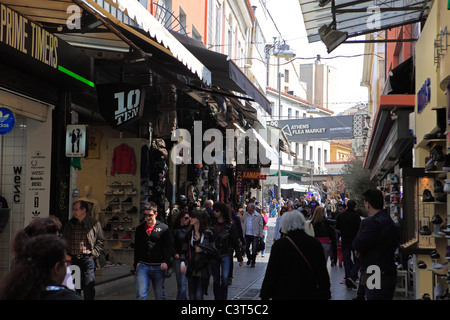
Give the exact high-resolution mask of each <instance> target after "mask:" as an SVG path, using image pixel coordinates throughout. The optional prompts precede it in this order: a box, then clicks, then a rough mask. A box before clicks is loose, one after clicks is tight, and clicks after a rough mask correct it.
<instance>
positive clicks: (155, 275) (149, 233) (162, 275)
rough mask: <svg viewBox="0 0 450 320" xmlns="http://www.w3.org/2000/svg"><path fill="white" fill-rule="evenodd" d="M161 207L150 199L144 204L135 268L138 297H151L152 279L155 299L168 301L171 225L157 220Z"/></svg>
mask: <svg viewBox="0 0 450 320" xmlns="http://www.w3.org/2000/svg"><path fill="white" fill-rule="evenodd" d="M157 216H158V207H157V205H156V204H155V203H153V202H149V203H147V204H145V206H144V220H145V221H144V222H143V223H141V224H140V225H139V226H137V227H136V232H135V240H134V269H135V271H136V292H137V300H147V299H148V290H149V287H150V281H151V282H152V286H153V292H154V294H155V300H165V299H166V293H165V288H164V282H165V280H166V270H167V269H168V267H169V264H170V263H171V259H172V257H173V244H172V237H171V235H170V230H169V227H168V226H167V225H166V224H165V223H162V222H160V221H158V220H157V219H156V217H157Z"/></svg>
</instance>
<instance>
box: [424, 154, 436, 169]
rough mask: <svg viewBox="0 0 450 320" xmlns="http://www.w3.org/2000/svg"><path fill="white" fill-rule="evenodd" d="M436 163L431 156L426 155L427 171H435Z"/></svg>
mask: <svg viewBox="0 0 450 320" xmlns="http://www.w3.org/2000/svg"><path fill="white" fill-rule="evenodd" d="M435 170H436V165H435V164H434V161H433V159H432V158H430V157H425V171H435Z"/></svg>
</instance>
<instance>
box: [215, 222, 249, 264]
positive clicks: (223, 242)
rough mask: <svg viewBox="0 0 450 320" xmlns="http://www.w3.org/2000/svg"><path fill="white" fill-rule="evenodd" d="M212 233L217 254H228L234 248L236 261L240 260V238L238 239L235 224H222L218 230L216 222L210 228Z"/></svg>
mask: <svg viewBox="0 0 450 320" xmlns="http://www.w3.org/2000/svg"><path fill="white" fill-rule="evenodd" d="M212 231H213V234H214V242H215V244H216V248H217V250H218V251H219V254H229V253H231V252H232V250H233V249H234V250H235V251H236V257H237V259H238V261H242V260H243V259H242V255H241V250H240V248H241V240H240V239H239V234H238V230H237V227H236V225H235V224H233V223H227V224H224V225H223V226H222V228H221V229H220V232H219V228H218V223H216V224H214V226H213V228H212Z"/></svg>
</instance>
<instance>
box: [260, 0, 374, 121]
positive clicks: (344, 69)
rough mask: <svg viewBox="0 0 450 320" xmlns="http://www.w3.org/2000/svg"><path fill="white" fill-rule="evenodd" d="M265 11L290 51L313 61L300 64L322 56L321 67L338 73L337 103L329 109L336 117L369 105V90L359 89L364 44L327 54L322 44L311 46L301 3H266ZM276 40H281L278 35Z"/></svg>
mask: <svg viewBox="0 0 450 320" xmlns="http://www.w3.org/2000/svg"><path fill="white" fill-rule="evenodd" d="M266 7H267V9H268V10H269V12H270V14H271V16H272V18H273V20H274V21H275V24H276V25H277V27H278V29H279V30H280V32H281V36H282V39H284V40H286V43H287V44H288V45H289V46H290V47H291V49H293V50H295V52H296V58H312V59H298V60H300V61H301V63H312V62H314V61H315V59H316V56H317V55H318V54H320V56H321V60H322V63H324V64H328V65H330V66H332V67H334V68H335V69H336V77H337V81H336V82H337V83H336V86H337V90H336V92H337V95H338V96H337V98H336V101H337V103H336V104H334V105H330V106H329V108H330V109H331V110H333V111H334V112H335V114H337V113H339V112H342V111H344V110H345V109H348V108H350V107H352V106H354V105H356V104H357V103H358V102H363V103H367V100H368V91H367V88H365V87H362V86H361V85H360V83H361V79H362V68H363V60H364V56H363V55H362V54H363V53H364V44H363V43H359V44H341V45H340V46H338V47H337V48H336V49H334V50H333V51H332V52H331V53H330V54H328V53H327V50H326V47H325V45H324V44H323V43H322V41H319V42H314V43H309V42H308V39H307V36H306V30H305V25H304V22H303V16H302V14H301V10H300V3H299V0H267V1H266ZM274 36H278V34H275V35H274ZM266 41H267V39H266ZM270 41H271V39H270ZM358 54H361V56H358V57H351V58H344V57H337V56H354V55H358ZM333 57H336V58H333ZM328 58H332V59H328ZM298 60H297V61H298Z"/></svg>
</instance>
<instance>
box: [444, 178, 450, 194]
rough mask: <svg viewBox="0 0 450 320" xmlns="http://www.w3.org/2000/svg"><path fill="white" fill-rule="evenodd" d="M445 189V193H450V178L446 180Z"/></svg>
mask: <svg viewBox="0 0 450 320" xmlns="http://www.w3.org/2000/svg"><path fill="white" fill-rule="evenodd" d="M443 191H444V192H445V193H450V180H445V185H444V189H443Z"/></svg>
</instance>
